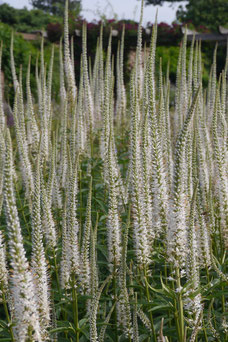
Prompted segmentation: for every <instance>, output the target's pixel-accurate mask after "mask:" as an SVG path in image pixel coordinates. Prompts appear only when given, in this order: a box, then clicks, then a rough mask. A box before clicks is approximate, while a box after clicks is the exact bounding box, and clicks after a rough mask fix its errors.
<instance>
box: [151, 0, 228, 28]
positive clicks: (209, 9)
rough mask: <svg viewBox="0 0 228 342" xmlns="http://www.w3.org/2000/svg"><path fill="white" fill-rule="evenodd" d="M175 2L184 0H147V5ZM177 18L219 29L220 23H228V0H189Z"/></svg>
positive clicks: (181, 7) (180, 9)
mask: <svg viewBox="0 0 228 342" xmlns="http://www.w3.org/2000/svg"><path fill="white" fill-rule="evenodd" d="M165 1H166V2H169V3H174V2H181V1H182V0H146V4H147V5H163V3H164V2H165ZM177 19H178V20H180V21H181V22H183V23H185V22H191V23H192V24H193V25H194V26H196V27H197V26H201V25H203V26H206V27H208V28H210V29H212V30H218V27H219V25H221V26H223V25H226V24H227V23H228V0H188V1H187V4H186V6H185V7H183V6H182V5H181V6H180V7H179V9H178V11H177Z"/></svg>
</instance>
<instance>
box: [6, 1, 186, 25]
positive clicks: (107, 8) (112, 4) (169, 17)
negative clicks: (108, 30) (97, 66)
mask: <svg viewBox="0 0 228 342" xmlns="http://www.w3.org/2000/svg"><path fill="white" fill-rule="evenodd" d="M4 2H6V3H8V4H9V5H11V6H13V7H15V8H23V7H24V6H26V7H27V8H32V7H31V5H29V0H5V1H3V0H0V3H4ZM81 2H82V8H83V11H82V15H83V17H85V18H86V19H87V20H88V21H92V20H93V19H98V20H99V19H100V16H99V13H101V14H105V15H106V17H107V18H109V19H111V18H113V17H114V16H115V15H116V16H117V18H118V19H134V20H136V21H138V20H139V16H140V1H138V0H82V1H81ZM184 3H185V2H183V4H184ZM179 4H180V3H175V4H172V5H170V4H169V3H164V4H163V6H146V7H145V10H144V20H143V23H144V24H146V23H147V22H149V21H150V22H154V18H155V13H156V9H158V22H162V21H163V22H166V23H168V24H171V23H172V21H173V20H174V19H175V14H176V10H177V8H178V6H179Z"/></svg>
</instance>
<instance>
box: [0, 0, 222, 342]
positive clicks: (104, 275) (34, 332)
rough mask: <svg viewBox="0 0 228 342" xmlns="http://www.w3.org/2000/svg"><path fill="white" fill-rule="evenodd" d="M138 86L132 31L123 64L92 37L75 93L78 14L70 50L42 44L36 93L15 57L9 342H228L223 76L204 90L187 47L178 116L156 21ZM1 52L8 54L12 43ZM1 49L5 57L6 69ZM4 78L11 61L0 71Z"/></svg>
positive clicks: (1, 204) (4, 313)
mask: <svg viewBox="0 0 228 342" xmlns="http://www.w3.org/2000/svg"><path fill="white" fill-rule="evenodd" d="M143 5H144V3H143V0H142V7H141V17H140V23H139V25H138V35H137V43H136V56H135V64H134V67H133V69H132V72H131V80H130V87H129V89H127V87H126V84H125V82H124V73H125V70H124V63H123V61H124V44H125V29H124V27H123V30H122V34H121V39H120V41H119V44H118V50H117V61H116V66H115V68H114V62H113V58H112V38H113V36H112V32H111V33H110V35H109V42H108V47H107V52H106V58H105V59H104V53H103V26H101V27H100V34H99V37H98V39H97V48H96V53H95V60H94V63H93V64H92V63H91V61H90V60H89V59H88V55H87V26H86V23H84V24H83V27H82V41H83V43H82V55H81V67H80V83H79V86H77V84H76V80H75V70H74V66H75V64H74V46H73V40H72V41H70V40H69V25H68V2H67V1H66V5H65V19H64V41H63V42H62V40H61V42H60V46H59V48H58V53H59V69H58V71H59V79H60V88H59V95H60V104H59V105H56V103H55V102H54V101H53V95H52V93H53V91H52V90H53V89H52V86H53V66H54V46H53V48H52V51H51V56H50V60H49V63H48V64H47V63H45V59H44V41H43V40H42V41H41V48H40V54H39V58H38V59H37V63H36V68H35V79H36V88H37V99H38V100H37V101H34V96H33V93H32V91H31V84H30V80H31V59H29V61H28V65H27V75H26V81H25V87H26V91H25V94H24V92H23V79H22V71H21V69H20V71H19V73H18V72H17V71H16V67H15V60H14V41H13V36H12V40H11V46H10V61H11V72H12V79H13V87H14V94H15V96H14V107H13V118H14V126H13V127H12V128H11V129H9V128H8V127H7V124H6V118H5V114H4V107H3V99H2V89H1V83H0V165H1V167H0V214H1V216H0V222H1V229H0V299H1V302H0V315H1V320H0V337H1V338H0V340H2V341H15V342H35V341H36V342H37V341H38V342H42V341H43V342H44V341H76V342H79V341H80V342H86V341H91V342H98V341H99V342H103V341H107V342H108V341H115V342H117V341H119V342H121V341H122V342H124V341H129V342H139V341H147V342H149V341H153V342H155V341H156V342H163V341H165V342H174V341H179V342H187V341H190V342H194V341H198V342H204V341H207V342H209V341H215V340H217V341H227V339H228V325H227V302H226V300H227V281H228V276H227V266H228V265H227V264H228V261H227V255H226V251H227V248H228V175H227V170H228V168H227V166H228V165H227V163H228V158H227V157H228V154H227V146H228V136H227V132H228V131H227V120H228V116H227V109H228V108H227V68H228V58H227V59H226V64H225V66H224V70H223V71H222V73H221V75H220V77H219V79H217V76H216V53H217V47H216V48H215V51H214V58H213V63H212V66H211V70H210V78H209V83H208V87H207V88H204V87H203V83H202V68H203V66H202V54H201V44H200V43H199V42H194V41H193V42H192V44H191V48H190V53H189V55H188V56H187V37H186V34H185V36H184V38H183V40H182V44H181V46H180V50H179V57H178V66H177V72H176V85H175V102H174V110H170V80H169V66H167V70H166V71H165V72H164V71H163V68H162V60H161V59H160V61H159V64H158V71H157V72H158V74H159V78H158V80H157V78H156V77H155V73H156V69H157V64H156V63H155V62H156V43H157V24H156V23H155V25H154V26H153V31H152V34H151V41H150V48H149V51H148V52H146V51H144V54H143V47H142V19H143ZM4 48H5V47H4ZM2 51H3V46H2V45H1V46H0V61H1V55H2ZM0 70H1V63H0Z"/></svg>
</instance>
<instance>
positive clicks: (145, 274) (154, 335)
mask: <svg viewBox="0 0 228 342" xmlns="http://www.w3.org/2000/svg"><path fill="white" fill-rule="evenodd" d="M143 272H144V277H145V279H146V298H147V301H148V303H150V292H149V287H148V278H147V270H146V266H145V265H144V267H143ZM149 316H150V324H151V329H152V334H153V340H154V342H156V341H157V337H156V332H155V329H154V320H153V314H152V311H150V313H149Z"/></svg>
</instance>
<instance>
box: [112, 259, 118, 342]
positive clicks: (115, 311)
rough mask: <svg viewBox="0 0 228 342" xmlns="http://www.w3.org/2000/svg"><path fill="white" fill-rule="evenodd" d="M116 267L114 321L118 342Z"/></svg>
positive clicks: (114, 275)
mask: <svg viewBox="0 0 228 342" xmlns="http://www.w3.org/2000/svg"><path fill="white" fill-rule="evenodd" d="M116 277H117V273H116V265H114V271H113V290H114V303H115V309H114V321H115V341H116V342H118V328H117V327H118V324H117V310H116V304H117V286H116Z"/></svg>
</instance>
